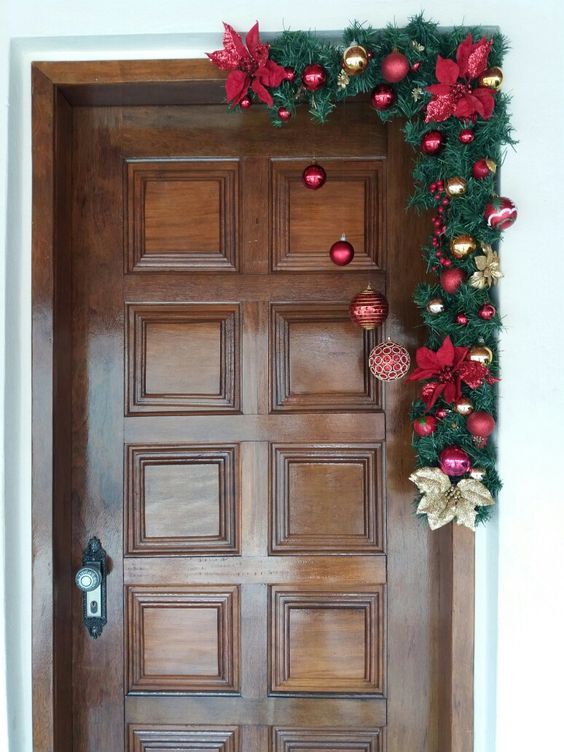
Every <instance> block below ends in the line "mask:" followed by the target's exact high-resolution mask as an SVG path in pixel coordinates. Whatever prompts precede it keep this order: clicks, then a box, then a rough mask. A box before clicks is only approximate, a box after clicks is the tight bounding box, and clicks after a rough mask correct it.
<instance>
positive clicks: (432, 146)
mask: <svg viewBox="0 0 564 752" xmlns="http://www.w3.org/2000/svg"><path fill="white" fill-rule="evenodd" d="M444 145H445V134H444V133H443V132H442V131H428V132H427V133H424V134H423V138H422V139H421V151H422V152H423V154H429V155H430V156H432V155H434V154H438V153H439V152H440V151H441V150H442V148H443V146H444Z"/></svg>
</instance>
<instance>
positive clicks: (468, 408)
mask: <svg viewBox="0 0 564 752" xmlns="http://www.w3.org/2000/svg"><path fill="white" fill-rule="evenodd" d="M454 409H455V410H456V412H457V413H458V414H459V415H470V413H471V412H472V410H473V409H474V405H473V404H472V403H471V402H470V400H469V399H468V397H461V398H460V399H459V400H456V402H455V403H454ZM478 480H479V479H478Z"/></svg>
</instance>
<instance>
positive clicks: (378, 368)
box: [368, 339, 411, 381]
mask: <svg viewBox="0 0 564 752" xmlns="http://www.w3.org/2000/svg"><path fill="white" fill-rule="evenodd" d="M410 363H411V359H410V357H409V353H408V352H407V350H406V349H405V347H403V346H402V345H398V343H397V342H392V340H391V339H389V340H388V341H387V342H380V344H379V345H376V347H374V348H373V349H372V352H371V353H370V356H369V358H368V365H369V367H370V371H371V372H372V374H373V375H374V376H375V377H376V378H377V379H379V380H380V381H397V380H398V379H402V378H403V377H404V376H405V374H406V373H407V372H408V371H409V366H410Z"/></svg>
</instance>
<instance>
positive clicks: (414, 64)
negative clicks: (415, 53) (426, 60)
mask: <svg viewBox="0 0 564 752" xmlns="http://www.w3.org/2000/svg"><path fill="white" fill-rule="evenodd" d="M419 68H421V60H417V61H416V62H415V63H413V65H412V66H411V70H412V71H413V72H414V73H417V71H418V70H419Z"/></svg>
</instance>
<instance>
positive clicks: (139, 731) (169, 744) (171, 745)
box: [128, 724, 240, 752]
mask: <svg viewBox="0 0 564 752" xmlns="http://www.w3.org/2000/svg"><path fill="white" fill-rule="evenodd" d="M128 739H129V746H128V752H165V750H168V752H204V750H205V752H240V746H239V729H238V728H237V727H236V726H231V727H229V726H227V727H223V726H216V727H215V728H214V727H205V726H165V725H160V724H145V725H143V726H134V725H131V726H129V732H128Z"/></svg>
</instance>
